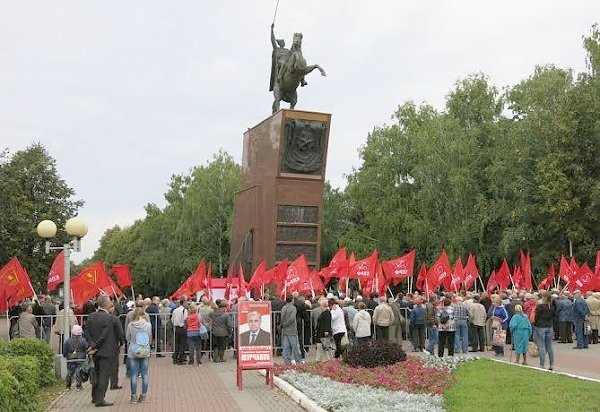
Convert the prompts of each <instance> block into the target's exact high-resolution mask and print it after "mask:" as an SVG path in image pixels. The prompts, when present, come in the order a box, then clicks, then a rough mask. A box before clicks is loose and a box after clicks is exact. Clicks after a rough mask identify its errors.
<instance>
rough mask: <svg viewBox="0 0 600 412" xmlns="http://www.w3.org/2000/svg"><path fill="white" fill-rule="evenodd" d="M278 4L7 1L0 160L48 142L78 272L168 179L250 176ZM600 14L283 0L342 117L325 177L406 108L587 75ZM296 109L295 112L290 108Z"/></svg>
mask: <svg viewBox="0 0 600 412" xmlns="http://www.w3.org/2000/svg"><path fill="white" fill-rule="evenodd" d="M275 4H276V0H269V1H262V0H260V1H259V0H254V1H249V0H235V1H233V0H232V1H227V0H222V1H198V0H195V1H191V0H185V1H183V0H180V1H157V0H144V1H122V0H120V1H107V0H102V1H47V0H44V1H26V0H23V1H5V2H3V4H2V8H1V9H0V149H1V148H3V147H8V148H9V149H10V150H11V152H15V151H17V150H20V149H24V148H25V147H27V146H28V145H29V144H31V143H32V142H34V141H37V142H41V143H43V144H44V145H45V146H46V148H47V149H48V151H49V152H50V154H51V155H52V156H53V157H54V158H55V159H56V160H57V166H58V170H59V173H60V174H61V176H62V177H63V178H64V179H65V180H66V181H67V183H68V184H69V185H70V186H71V187H73V188H74V189H75V191H76V193H77V197H78V198H80V199H83V200H84V201H85V206H84V207H83V209H82V210H81V213H80V215H81V217H83V218H84V219H85V220H86V221H87V223H88V225H89V228H90V231H89V234H88V236H87V237H86V238H85V239H84V241H83V251H82V253H79V254H76V255H75V256H74V258H75V259H74V260H75V261H77V262H78V261H80V260H81V259H83V258H85V257H89V256H91V255H92V253H93V252H94V250H95V249H96V248H97V247H98V240H99V239H100V237H101V236H102V234H103V233H104V231H105V230H106V229H107V228H109V227H112V226H114V225H115V224H119V225H128V224H131V223H132V222H133V221H134V220H135V219H137V218H140V217H143V216H144V210H143V207H144V205H145V204H147V203H149V202H153V203H157V204H158V205H160V206H164V204H165V201H164V198H163V193H164V192H165V191H166V188H167V183H168V182H169V179H170V176H171V175H172V174H174V173H177V174H179V173H185V172H187V171H188V170H189V169H190V168H191V167H193V166H195V165H201V164H204V163H206V162H207V161H208V160H210V159H211V157H212V155H213V154H214V153H216V152H217V151H218V150H219V148H223V149H224V150H225V151H227V152H228V153H230V154H231V155H232V156H233V157H234V158H235V159H236V160H237V161H240V159H241V155H242V134H243V131H244V130H246V129H247V128H248V127H252V126H254V125H256V124H257V123H259V122H261V121H262V120H263V119H264V118H266V117H267V116H269V115H270V108H271V103H272V96H271V94H270V93H269V92H268V86H269V71H270V64H271V62H270V58H271V43H270V39H269V30H270V24H271V21H272V19H273V13H274V10H275ZM599 19H600V1H598V0H572V1H568V2H567V1H557V0H552V1H544V0H538V1H527V0H518V1H517V0H504V1H481V0H478V1H475V0H469V1H467V0H453V1H449V0H446V1H442V0H438V1H416V0H412V1H404V0H389V1H383V0H377V1H368V2H367V1H357V0H304V1H302V2H299V1H292V0H280V4H279V9H278V12H277V19H276V27H275V31H276V35H277V37H278V38H284V39H285V40H286V43H287V44H288V45H290V44H291V40H292V35H293V33H294V32H302V33H303V34H304V42H303V52H304V56H305V57H306V60H307V62H308V64H314V63H318V64H320V65H321V66H322V67H323V68H324V69H325V70H326V71H327V77H321V76H320V75H319V74H318V72H316V71H315V72H314V73H313V74H311V75H310V76H308V77H307V81H308V83H309V85H308V86H307V87H305V88H302V89H300V90H299V102H298V105H297V108H298V109H303V110H312V111H320V112H327V113H332V115H333V119H332V125H331V133H330V143H329V153H328V165H327V178H328V179H329V180H330V181H331V182H332V183H333V184H334V185H337V186H339V185H343V184H344V181H345V180H344V174H346V173H348V172H350V171H351V170H352V168H353V167H357V166H359V156H358V149H359V148H360V147H361V146H362V145H363V144H364V142H365V139H366V137H367V134H368V133H369V132H370V131H371V130H372V129H373V127H375V126H382V125H384V124H386V123H388V124H389V123H390V116H391V115H392V113H393V112H394V111H395V109H396V108H397V107H398V105H400V104H402V103H403V102H405V101H406V100H409V99H412V100H414V101H416V102H417V103H420V102H429V103H431V104H433V105H434V106H436V107H438V108H440V109H442V108H443V104H444V97H445V95H446V94H447V93H448V91H450V90H451V89H452V87H453V85H454V83H455V82H456V80H458V79H460V78H463V77H466V76H467V75H469V74H472V73H477V72H483V73H485V74H487V75H488V76H489V77H490V80H491V81H492V82H493V83H494V84H495V85H496V86H498V87H499V88H502V87H504V86H507V85H513V84H515V83H516V82H519V81H520V80H523V79H525V78H526V77H528V76H529V75H530V74H531V73H532V72H533V69H534V67H535V66H536V65H543V64H547V63H553V64H556V65H557V66H559V67H564V68H567V67H571V68H573V69H574V70H575V71H577V72H579V71H582V70H584V68H585V53H584V51H583V47H582V35H588V34H589V33H590V28H591V26H592V24H593V23H594V22H595V21H597V20H599ZM284 107H286V106H284Z"/></svg>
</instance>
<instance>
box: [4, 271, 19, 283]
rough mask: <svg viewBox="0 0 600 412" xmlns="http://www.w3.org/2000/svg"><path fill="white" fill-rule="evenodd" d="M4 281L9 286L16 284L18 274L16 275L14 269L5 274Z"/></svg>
mask: <svg viewBox="0 0 600 412" xmlns="http://www.w3.org/2000/svg"><path fill="white" fill-rule="evenodd" d="M5 283H6V284H7V285H9V286H17V285H18V284H19V276H17V272H16V271H15V270H14V269H13V270H12V272H9V273H8V274H7V275H6V281H5Z"/></svg>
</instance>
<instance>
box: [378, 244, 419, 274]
mask: <svg viewBox="0 0 600 412" xmlns="http://www.w3.org/2000/svg"><path fill="white" fill-rule="evenodd" d="M415 253H416V252H415V249H413V250H411V251H410V252H408V253H407V254H405V255H404V256H400V257H399V258H396V259H393V260H387V261H385V262H382V263H381V267H382V268H383V271H384V272H385V275H386V276H387V278H388V279H404V278H407V277H411V276H412V275H413V269H414V267H415Z"/></svg>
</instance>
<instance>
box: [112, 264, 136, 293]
mask: <svg viewBox="0 0 600 412" xmlns="http://www.w3.org/2000/svg"><path fill="white" fill-rule="evenodd" d="M110 273H112V274H113V275H115V278H116V279H117V283H118V284H119V286H121V287H122V288H125V287H127V286H131V285H132V282H131V270H130V268H129V265H112V267H111V268H110Z"/></svg>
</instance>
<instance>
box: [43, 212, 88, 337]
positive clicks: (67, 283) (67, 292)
mask: <svg viewBox="0 0 600 412" xmlns="http://www.w3.org/2000/svg"><path fill="white" fill-rule="evenodd" d="M65 231H66V232H67V234H68V235H69V236H70V237H71V240H70V241H69V243H65V244H64V245H62V246H52V243H51V242H50V240H49V239H50V238H53V237H54V236H56V224H55V223H54V222H53V221H51V220H42V221H41V222H40V223H39V224H38V226H37V233H38V235H39V236H40V237H42V238H44V239H46V253H50V251H51V250H62V251H64V252H65V276H64V281H63V295H64V296H63V298H64V303H63V310H64V315H63V321H64V324H63V326H64V330H63V332H64V336H65V337H64V340H67V339H68V338H69V337H70V336H71V330H70V328H69V318H70V317H69V309H70V307H71V259H70V256H71V250H73V251H75V252H80V251H81V238H82V237H84V236H85V235H86V233H87V231H88V228H87V225H86V224H85V222H84V221H83V220H82V219H80V218H78V217H73V218H71V219H69V220H67V222H66V223H65ZM63 342H64V341H63Z"/></svg>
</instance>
